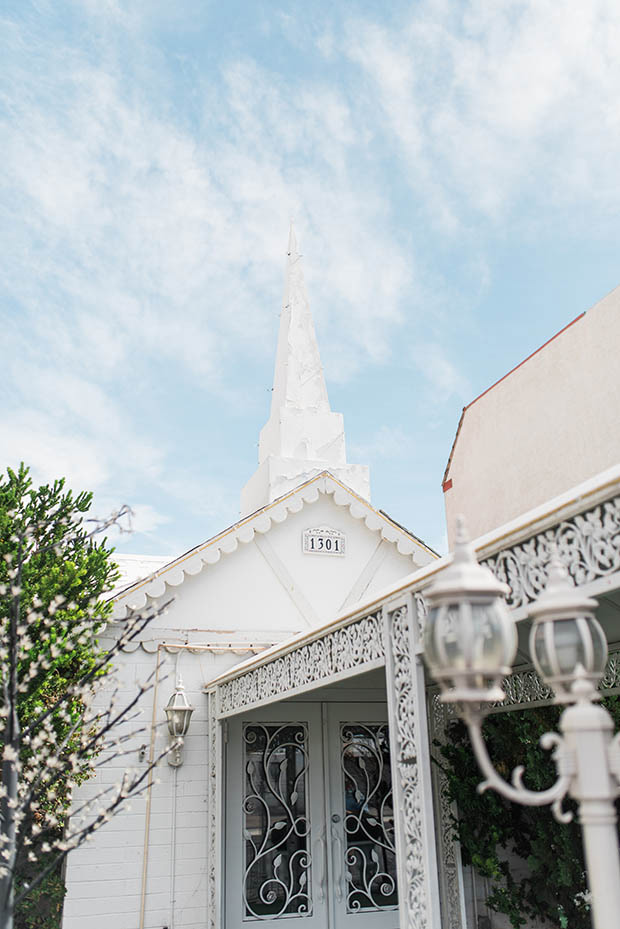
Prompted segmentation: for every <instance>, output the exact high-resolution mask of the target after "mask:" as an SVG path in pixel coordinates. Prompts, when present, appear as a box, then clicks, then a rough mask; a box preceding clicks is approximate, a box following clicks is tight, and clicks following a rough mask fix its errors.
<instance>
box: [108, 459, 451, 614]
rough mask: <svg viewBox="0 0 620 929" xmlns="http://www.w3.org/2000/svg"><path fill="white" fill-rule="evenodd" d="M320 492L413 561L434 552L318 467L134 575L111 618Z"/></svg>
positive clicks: (177, 583)
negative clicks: (197, 541) (171, 557)
mask: <svg viewBox="0 0 620 929" xmlns="http://www.w3.org/2000/svg"><path fill="white" fill-rule="evenodd" d="M321 494H329V495H331V496H333V498H334V503H335V504H336V505H337V506H346V507H348V508H349V512H350V513H351V516H353V517H354V518H355V519H363V520H364V522H365V523H366V526H367V527H368V528H369V529H370V530H371V531H372V532H380V533H381V537H382V538H383V539H385V540H386V541H388V542H391V543H392V544H393V545H396V547H397V549H398V551H399V552H400V554H401V555H409V556H410V557H411V560H412V562H413V563H414V564H415V565H416V566H417V567H422V565H420V564H418V563H417V562H416V557H415V556H416V555H417V554H419V553H420V552H423V553H426V554H427V555H428V556H430V558H431V559H434V558H436V557H437V555H436V554H435V553H434V552H432V551H431V550H430V549H428V548H426V546H425V545H424V544H423V543H422V542H418V541H416V540H415V539H413V538H412V537H411V536H410V535H409V534H408V533H407V532H405V530H404V529H401V528H400V527H399V526H397V525H396V524H395V523H393V522H391V521H390V520H389V518H388V517H386V516H384V515H383V514H382V513H380V512H379V511H378V510H375V509H374V507H372V506H371V505H370V503H368V502H367V501H366V500H364V499H363V498H362V497H360V496H358V495H357V494H356V493H355V491H353V490H350V489H349V488H348V487H347V486H346V485H345V484H343V483H341V482H340V481H339V480H338V479H337V478H335V477H334V476H333V475H332V474H330V473H329V471H322V472H321V474H318V475H316V477H313V478H311V479H310V480H309V481H307V482H306V483H305V484H301V485H300V486H299V487H297V488H296V489H295V490H292V491H291V492H290V493H288V494H285V495H284V496H283V497H280V498H279V499H278V500H274V502H273V503H269V504H267V506H265V507H263V508H262V509H261V510H258V512H256V513H253V514H252V515H251V516H247V517H246V518H245V519H243V520H242V521H241V522H239V523H235V524H234V525H233V526H231V527H230V528H229V529H226V530H225V531H224V532H222V533H220V534H219V535H217V536H215V537H214V538H212V539H209V540H208V541H207V542H204V543H203V544H202V545H199V546H198V547H197V548H194V549H192V550H191V551H189V552H187V554H186V555H182V556H181V557H180V558H177V559H176V560H175V561H172V562H171V563H170V564H169V565H166V566H165V567H163V568H160V569H159V571H156V572H155V573H154V574H151V575H149V577H146V578H144V579H143V580H140V581H136V582H135V583H134V584H133V585H132V586H131V587H129V588H127V590H125V591H123V592H122V593H120V594H118V595H117V596H116V597H114V599H113V603H114V610H113V614H112V616H113V618H114V619H117V620H118V619H124V617H125V615H126V613H127V610H141V609H143V607H144V606H146V602H147V598H148V597H150V598H151V599H157V598H158V597H161V596H163V595H164V593H165V592H166V588H169V587H179V586H180V585H181V584H182V583H183V581H184V580H185V578H186V577H193V576H194V575H196V574H199V573H200V572H201V571H202V569H203V568H204V567H205V566H206V565H214V564H217V562H218V561H219V560H220V558H221V557H222V555H230V554H232V553H233V552H235V551H236V550H237V548H238V547H239V545H240V544H241V545H247V544H248V543H249V542H251V541H252V540H253V539H254V536H255V535H256V533H257V532H258V533H260V534H261V535H262V534H264V533H265V532H269V530H270V529H271V526H272V525H273V523H283V522H284V521H285V519H287V517H288V515H289V513H298V512H299V511H300V510H302V509H303V507H304V506H305V504H306V503H316V501H317V500H318V499H319V496H320V495H321ZM426 563H427V562H423V564H426Z"/></svg>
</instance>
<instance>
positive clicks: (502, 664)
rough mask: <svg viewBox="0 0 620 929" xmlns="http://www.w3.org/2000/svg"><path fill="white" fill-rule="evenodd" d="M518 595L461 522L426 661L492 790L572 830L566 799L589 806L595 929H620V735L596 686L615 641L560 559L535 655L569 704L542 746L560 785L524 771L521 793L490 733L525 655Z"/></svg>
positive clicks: (435, 592) (517, 773)
mask: <svg viewBox="0 0 620 929" xmlns="http://www.w3.org/2000/svg"><path fill="white" fill-rule="evenodd" d="M507 592H508V588H507V587H506V585H505V584H501V583H500V582H499V581H498V580H497V579H496V578H495V576H494V575H493V574H492V572H491V571H489V569H488V568H485V567H483V566H482V565H479V564H478V562H477V560H476V556H475V553H474V550H473V547H472V546H471V544H470V543H469V541H468V539H467V534H466V532H465V528H464V524H463V521H462V519H461V520H460V521H459V524H458V528H457V535H456V541H455V548H454V555H453V560H452V563H451V564H450V565H449V566H448V567H447V568H445V569H444V571H442V572H441V574H440V575H439V576H438V578H437V580H436V581H435V583H434V584H433V585H432V586H431V587H430V588H429V589H428V591H426V592H425V595H426V598H427V600H428V603H429V614H428V619H427V625H426V630H425V660H426V663H427V665H428V667H429V670H430V672H431V674H432V675H433V677H434V678H435V679H436V680H437V682H438V683H439V685H440V687H441V689H442V696H441V699H442V701H444V702H452V703H455V704H456V705H457V711H458V712H459V715H461V716H462V718H463V720H464V721H465V723H466V724H467V728H468V731H469V737H470V739H471V743H472V748H473V750H474V754H475V756H476V760H477V762H478V765H479V766H480V769H481V771H482V773H483V774H484V777H485V780H484V781H483V782H482V783H481V784H480V785H479V786H478V790H479V791H481V792H482V791H484V790H487V789H488V788H492V789H493V790H496V791H497V792H498V793H500V794H501V795H502V796H504V797H506V798H507V799H509V800H512V801H513V802H515V803H521V804H524V805H527V806H546V805H548V804H551V808H552V812H553V815H554V816H555V818H556V819H557V820H558V822H563V823H566V822H570V820H571V819H572V813H570V812H567V811H564V810H563V809H562V803H563V801H564V799H565V797H568V796H570V797H572V798H573V799H574V800H576V801H577V803H578V805H579V823H580V825H581V828H582V836H583V844H584V851H585V859H586V866H587V872H588V883H589V887H590V893H591V897H592V920H593V924H594V929H617V927H618V926H619V925H620V852H619V849H618V834H617V826H616V822H617V818H616V809H615V805H614V801H615V800H616V798H617V797H618V796H619V795H620V735H616V736H614V735H613V721H612V719H611V716H610V715H609V713H608V712H607V710H605V709H604V708H603V707H601V706H599V705H597V703H596V701H597V700H598V699H599V696H598V693H597V690H596V685H597V684H598V682H599V681H600V679H601V677H602V676H603V673H604V671H605V665H606V661H607V640H606V638H605V633H604V632H603V629H602V628H601V626H600V624H599V622H598V620H597V619H596V617H595V615H594V610H595V608H596V605H597V603H596V600H593V599H591V598H588V597H584V596H583V595H582V594H581V593H580V592H579V591H578V590H577V589H576V588H575V587H574V586H573V584H572V581H571V579H570V577H569V575H568V572H567V571H566V569H565V568H564V566H563V565H562V563H561V562H560V561H559V560H558V558H557V557H554V558H553V559H552V561H551V564H550V566H549V572H548V582H547V586H546V588H545V590H544V591H543V593H542V594H541V595H540V597H539V598H538V600H536V601H535V602H534V603H533V604H532V606H531V607H530V616H531V617H532V619H533V625H532V630H531V634H530V652H531V656H532V660H533V662H534V665H535V667H536V670H537V671H538V673H539V674H540V676H541V677H542V678H543V680H544V681H545V683H546V684H548V685H549V687H551V688H552V690H553V691H554V693H555V702H556V703H561V704H567V707H566V709H565V710H564V712H563V713H562V716H561V718H560V733H561V734H560V733H556V732H547V733H545V734H544V735H543V736H542V738H541V740H540V742H541V745H542V747H543V748H545V749H553V755H552V757H553V760H554V762H555V765H556V770H557V775H558V776H557V780H556V782H555V784H554V785H553V786H552V787H550V788H548V790H543V791H532V790H528V789H527V788H526V787H525V786H524V784H523V773H524V772H523V767H518V768H515V770H514V772H513V775H512V783H508V782H506V781H505V780H504V779H503V778H502V777H500V775H499V774H498V773H497V771H496V770H495V768H494V767H493V762H492V760H491V758H490V757H489V754H488V751H487V748H486V744H485V742H484V737H483V735H482V724H483V722H484V718H485V716H486V715H487V714H488V712H489V710H490V708H491V705H492V704H493V703H495V702H497V701H499V700H502V699H503V698H504V696H505V695H504V693H503V691H502V689H501V680H502V678H503V677H504V676H505V675H506V674H507V673H508V672H509V670H510V667H511V665H512V661H513V659H514V656H515V653H516V649H517V635H516V629H515V624H514V621H513V619H512V617H511V615H510V612H509V610H508V608H507V606H506V603H505V600H504V597H505V595H506V593H507Z"/></svg>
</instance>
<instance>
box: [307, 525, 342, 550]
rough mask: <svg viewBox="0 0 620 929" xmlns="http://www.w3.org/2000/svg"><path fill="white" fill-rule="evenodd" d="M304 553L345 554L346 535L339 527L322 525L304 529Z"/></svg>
mask: <svg viewBox="0 0 620 929" xmlns="http://www.w3.org/2000/svg"><path fill="white" fill-rule="evenodd" d="M302 544H303V550H304V553H306V554H308V555H344V554H345V545H346V536H345V534H344V532H340V530H338V529H330V528H329V526H321V527H320V528H319V529H304V531H303V535H302Z"/></svg>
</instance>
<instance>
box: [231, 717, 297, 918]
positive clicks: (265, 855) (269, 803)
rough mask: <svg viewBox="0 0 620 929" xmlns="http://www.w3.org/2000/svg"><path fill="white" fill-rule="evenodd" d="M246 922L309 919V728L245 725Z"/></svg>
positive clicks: (282, 725)
mask: <svg viewBox="0 0 620 929" xmlns="http://www.w3.org/2000/svg"><path fill="white" fill-rule="evenodd" d="M243 746H244V771H245V788H244V794H243V800H242V810H243V838H244V845H245V870H244V878H243V899H244V909H245V915H244V919H246V920H260V919H277V918H278V917H282V916H309V915H311V913H312V899H311V895H310V888H311V881H310V867H311V854H310V849H309V837H310V819H309V816H308V797H307V774H308V727H307V725H306V724H305V723H294V724H289V723H286V724H279V723H277V724H274V725H266V724H262V723H252V724H246V725H245V726H244V727H243Z"/></svg>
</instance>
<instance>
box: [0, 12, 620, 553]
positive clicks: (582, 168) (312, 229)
mask: <svg viewBox="0 0 620 929" xmlns="http://www.w3.org/2000/svg"><path fill="white" fill-rule="evenodd" d="M386 7H387V8H388V9H386ZM1 15H2V21H1V22H0V44H1V46H2V47H1V48H0V63H1V64H0V69H1V85H0V120H1V129H0V139H1V151H2V156H1V157H0V185H1V196H0V237H1V245H2V257H3V260H2V264H1V268H0V308H1V309H0V312H1V313H2V335H3V352H2V357H3V373H2V396H3V402H2V404H1V412H0V417H1V421H0V450H1V458H2V461H3V462H4V463H5V464H16V463H17V462H18V461H19V460H20V459H24V460H25V461H26V462H27V463H29V464H30V465H31V467H32V469H33V471H34V473H35V476H36V477H37V478H42V479H49V478H52V477H55V476H58V475H66V476H67V478H68V479H69V482H70V483H71V484H72V485H73V486H74V487H75V488H76V489H81V488H88V489H92V490H94V491H95V494H96V510H97V512H99V513H101V514H103V513H105V512H106V511H108V510H109V509H110V508H112V507H114V506H117V505H118V504H120V503H129V504H131V505H132V506H133V507H134V508H135V511H136V519H135V528H136V532H135V533H134V535H133V536H131V537H122V538H121V539H119V540H118V547H119V548H120V549H122V550H125V551H135V552H143V553H151V554H171V555H172V554H176V553H178V552H179V551H182V550H184V549H186V548H188V547H190V546H191V545H194V544H197V543H199V542H200V541H202V540H203V539H205V538H207V537H208V536H210V535H212V534H213V533H215V532H217V531H218V530H220V529H222V528H224V527H225V526H226V525H228V524H229V523H231V522H233V521H234V520H235V519H236V517H237V514H238V505H239V504H238V498H239V491H240V489H241V486H242V485H243V484H244V483H245V481H246V480H247V478H248V477H249V476H250V475H251V474H252V472H253V471H254V469H255V466H256V454H257V447H256V443H257V441H258V432H259V429H260V427H261V426H262V425H263V423H264V422H265V421H266V419H267V416H268V410H269V399H270V394H269V388H270V387H271V383H272V375H273V362H274V357H275V346H276V337H277V326H278V315H279V310H280V304H281V299H282V288H283V272H284V257H285V249H286V241H287V230H288V222H289V218H290V217H291V216H292V217H294V218H295V221H296V225H297V230H298V238H299V240H300V246H301V251H302V252H303V254H304V259H305V268H306V281H307V284H308V288H309V293H310V300H311V305H312V308H313V313H314V317H315V323H316V329H317V333H318V337H319V342H320V348H321V353H322V357H323V363H324V367H325V371H326V377H327V381H328V387H329V392H330V400H331V404H332V408H333V409H334V410H337V411H339V412H342V413H343V414H344V416H345V426H346V432H347V442H348V457H349V460H350V461H354V462H359V463H368V464H370V466H371V481H372V501H373V503H374V504H375V505H376V506H378V507H381V508H383V509H385V510H387V512H389V513H390V514H391V515H393V516H394V517H395V518H396V519H398V520H399V521H400V522H402V523H404V524H405V525H407V526H409V527H410V528H411V529H412V530H413V531H414V532H416V533H417V534H418V535H420V536H421V537H422V538H424V539H425V540H426V541H428V542H429V543H430V544H431V545H434V546H435V547H438V548H442V547H443V546H444V545H445V543H444V532H443V501H442V493H441V486H440V485H441V478H442V474H443V469H444V466H445V463H446V460H447V456H448V453H449V450H450V446H451V443H452V439H453V436H454V432H455V430H456V426H457V423H458V419H459V415H460V410H461V408H462V407H463V405H464V404H466V403H468V402H469V401H470V400H472V399H473V398H474V397H475V396H476V395H477V394H478V393H480V392H481V391H482V390H484V389H485V388H486V387H488V386H489V385H490V384H491V383H493V382H494V381H495V380H497V379H498V378H499V377H501V376H502V375H503V374H504V373H505V372H506V371H507V370H508V369H509V368H511V367H513V366H514V365H515V364H517V363H518V362H519V361H521V360H522V359H523V358H524V357H525V356H526V355H528V354H529V353H530V352H531V351H533V350H534V349H536V348H537V347H538V346H539V345H540V344H541V343H542V342H544V341H545V340H546V339H548V338H549V337H550V336H551V335H553V334H554V332H556V331H557V330H559V329H560V328H562V327H563V326H564V325H566V323H568V322H569V321H570V320H571V319H573V318H574V317H575V316H576V315H577V314H578V313H580V312H582V311H583V310H585V309H587V308H588V307H589V306H591V305H592V304H594V303H595V302H596V301H597V300H599V299H601V298H602V297H603V296H604V295H605V294H606V293H607V292H609V291H610V290H611V289H613V288H614V287H615V286H617V285H618V284H619V283H620V262H619V257H620V256H619V251H620V249H619V236H618V210H619V206H620V170H619V167H618V166H619V165H620V105H619V104H618V100H620V56H618V48H620V6H619V5H618V4H617V3H616V2H615V0H600V2H597V0H589V2H587V3H583V4H579V3H574V2H573V0H554V2H549V0H522V2H511V0H503V2H499V3H489V2H488V0H452V2H449V0H420V2H417V3H401V2H397V0H396V2H392V3H390V4H385V3H378V2H370V0H367V2H359V3H344V2H343V3H334V2H333V0H332V2H330V3H323V2H320V0H312V2H305V3H301V2H295V3H294V2H288V3H286V2H278V0H270V2H268V3H260V2H248V0H246V2H241V0H227V2H226V3H213V2H210V0H202V2H199V0H176V2H175V3H174V4H171V3H169V2H163V0H126V2H121V0H79V2H78V0H76V2H66V0H65V2H63V0H39V2H33V3H27V2H24V0H20V2H11V0H9V2H8V3H5V4H3V13H2V14H1ZM586 389H587V388H586ZM541 402H544V398H541Z"/></svg>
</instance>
